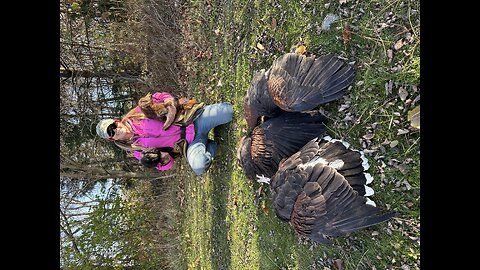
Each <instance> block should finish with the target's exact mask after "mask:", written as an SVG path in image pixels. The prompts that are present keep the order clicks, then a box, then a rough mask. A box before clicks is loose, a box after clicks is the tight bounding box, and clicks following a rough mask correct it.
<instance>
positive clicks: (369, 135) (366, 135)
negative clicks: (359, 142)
mask: <svg viewBox="0 0 480 270" xmlns="http://www.w3.org/2000/svg"><path fill="white" fill-rule="evenodd" d="M362 138H364V139H365V140H371V139H372V138H373V133H367V134H365V135H363V137H362Z"/></svg>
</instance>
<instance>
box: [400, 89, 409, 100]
mask: <svg viewBox="0 0 480 270" xmlns="http://www.w3.org/2000/svg"><path fill="white" fill-rule="evenodd" d="M398 95H399V96H400V99H401V100H402V101H405V99H407V96H408V91H407V90H406V89H405V88H403V87H400V88H399V89H398Z"/></svg>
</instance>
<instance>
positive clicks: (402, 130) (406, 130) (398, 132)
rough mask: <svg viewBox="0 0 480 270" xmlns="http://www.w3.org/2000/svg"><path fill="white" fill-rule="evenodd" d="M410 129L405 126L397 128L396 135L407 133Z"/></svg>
mask: <svg viewBox="0 0 480 270" xmlns="http://www.w3.org/2000/svg"><path fill="white" fill-rule="evenodd" d="M409 132H410V130H408V129H406V128H400V129H398V130H397V135H403V134H407V133H409Z"/></svg>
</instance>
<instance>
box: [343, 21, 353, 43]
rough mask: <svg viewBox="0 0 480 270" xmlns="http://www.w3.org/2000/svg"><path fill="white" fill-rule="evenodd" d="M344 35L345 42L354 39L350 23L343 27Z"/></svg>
mask: <svg viewBox="0 0 480 270" xmlns="http://www.w3.org/2000/svg"><path fill="white" fill-rule="evenodd" d="M342 37H343V43H345V44H347V43H348V42H350V40H351V39H352V31H350V27H349V26H348V25H345V27H344V28H343V32H342Z"/></svg>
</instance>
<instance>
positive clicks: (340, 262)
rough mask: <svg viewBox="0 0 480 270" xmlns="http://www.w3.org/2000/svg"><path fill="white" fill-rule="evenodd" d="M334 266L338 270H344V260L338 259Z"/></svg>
mask: <svg viewBox="0 0 480 270" xmlns="http://www.w3.org/2000/svg"><path fill="white" fill-rule="evenodd" d="M333 265H334V266H335V268H337V269H338V270H342V269H343V262H342V260H340V259H336V260H334V261H333Z"/></svg>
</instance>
